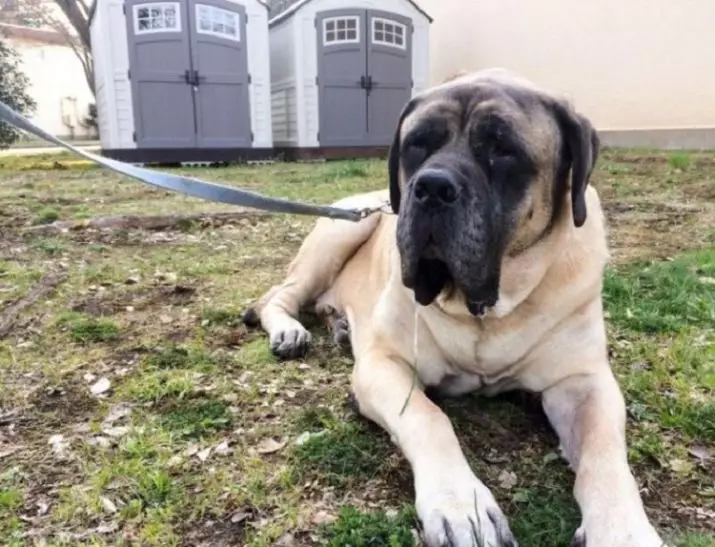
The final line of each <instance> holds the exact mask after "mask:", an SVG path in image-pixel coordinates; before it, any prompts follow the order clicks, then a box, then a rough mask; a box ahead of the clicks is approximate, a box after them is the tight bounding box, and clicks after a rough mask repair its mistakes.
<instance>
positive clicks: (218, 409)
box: [161, 401, 233, 439]
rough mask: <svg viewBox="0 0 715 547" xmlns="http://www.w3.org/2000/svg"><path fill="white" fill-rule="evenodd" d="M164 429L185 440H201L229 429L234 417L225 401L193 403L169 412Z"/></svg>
mask: <svg viewBox="0 0 715 547" xmlns="http://www.w3.org/2000/svg"><path fill="white" fill-rule="evenodd" d="M161 423H162V427H163V428H164V429H166V430H168V431H173V432H175V433H176V434H178V435H180V436H182V437H185V438H194V439H196V438H201V437H204V436H206V435H210V434H213V433H216V432H218V431H223V430H226V429H229V428H230V427H231V426H232V425H233V416H232V415H231V413H230V411H229V405H228V404H227V403H225V402H223V401H192V402H190V403H187V404H185V405H182V406H181V407H179V408H178V409H176V410H172V411H170V412H167V413H166V414H165V415H164V417H163V418H162V420H161Z"/></svg>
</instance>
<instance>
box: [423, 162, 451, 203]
mask: <svg viewBox="0 0 715 547" xmlns="http://www.w3.org/2000/svg"><path fill="white" fill-rule="evenodd" d="M458 195H459V189H458V188H457V185H456V184H455V183H454V181H453V180H452V177H451V176H450V174H449V173H448V172H446V171H442V170H438V169H428V170H425V171H424V172H422V173H420V175H418V178H417V180H416V181H415V199H416V200H417V202H418V203H419V204H420V205H423V206H429V207H435V206H436V207H438V206H440V205H442V206H447V205H452V204H453V203H454V202H455V201H457V196H458Z"/></svg>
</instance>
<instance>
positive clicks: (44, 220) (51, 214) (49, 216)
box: [34, 207, 60, 224]
mask: <svg viewBox="0 0 715 547" xmlns="http://www.w3.org/2000/svg"><path fill="white" fill-rule="evenodd" d="M59 218H60V213H59V211H58V210H57V209H55V208H54V207H45V208H44V209H42V210H41V211H40V212H39V213H38V214H37V217H35V221H34V224H52V223H53V222H55V221H56V220H59Z"/></svg>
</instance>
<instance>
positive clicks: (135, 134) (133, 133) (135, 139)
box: [132, 131, 137, 142]
mask: <svg viewBox="0 0 715 547" xmlns="http://www.w3.org/2000/svg"><path fill="white" fill-rule="evenodd" d="M132 140H133V141H134V142H137V132H136V131H134V132H132Z"/></svg>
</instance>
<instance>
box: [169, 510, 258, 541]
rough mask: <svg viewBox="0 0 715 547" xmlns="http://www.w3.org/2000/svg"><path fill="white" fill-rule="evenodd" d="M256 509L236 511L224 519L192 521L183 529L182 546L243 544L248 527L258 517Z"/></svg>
mask: <svg viewBox="0 0 715 547" xmlns="http://www.w3.org/2000/svg"><path fill="white" fill-rule="evenodd" d="M256 516H257V515H256V513H255V512H254V511H250V510H247V511H240V510H239V511H236V512H235V513H234V514H233V515H229V516H228V517H226V518H224V519H218V520H216V519H214V520H212V519H206V520H204V521H201V522H197V523H196V522H192V523H191V527H190V528H188V527H187V528H186V529H184V530H181V531H180V533H179V535H180V536H181V543H180V544H179V545H181V547H234V546H235V545H243V540H244V539H245V537H246V527H247V526H250V523H251V522H252V521H253V520H254V519H255V518H256Z"/></svg>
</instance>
